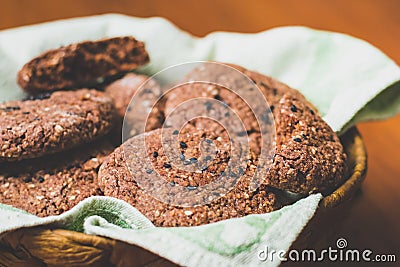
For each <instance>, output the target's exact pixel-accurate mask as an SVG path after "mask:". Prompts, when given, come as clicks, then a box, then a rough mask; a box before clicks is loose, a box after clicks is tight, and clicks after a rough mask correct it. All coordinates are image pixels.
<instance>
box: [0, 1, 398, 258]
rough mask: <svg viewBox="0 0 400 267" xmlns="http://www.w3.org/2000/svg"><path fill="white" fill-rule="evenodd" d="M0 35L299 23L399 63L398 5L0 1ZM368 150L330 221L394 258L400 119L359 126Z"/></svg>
mask: <svg viewBox="0 0 400 267" xmlns="http://www.w3.org/2000/svg"><path fill="white" fill-rule="evenodd" d="M0 4H1V8H0V29H6V28H11V27H16V26H22V25H27V24H33V23H38V22H44V21H50V20H55V19H61V18H69V17H76V16H86V15H93V14H101V13H109V12H118V13H124V14H127V15H134V16H139V17H148V16H162V17H165V18H168V19H170V20H171V21H172V22H174V23H175V24H176V25H177V26H179V27H180V28H182V29H184V30H186V31H189V32H190V33H192V34H194V35H198V36H204V35H205V34H207V33H210V32H212V31H238V32H258V31H262V30H266V29H269V28H272V27H276V26H282V25H305V26H310V27H313V28H318V29H324V30H332V31H338V32H343V33H347V34H350V35H353V36H356V37H359V38H362V39H365V40H367V41H369V42H371V43H372V44H373V45H375V46H377V47H378V48H380V49H381V50H382V51H383V52H385V53H386V54H387V55H389V56H390V57H391V58H392V59H394V60H395V61H396V62H397V64H400V49H399V40H400V38H399V37H400V15H399V13H400V1H397V0H382V1H378V0H335V1H322V0H320V1H318V0H303V1H297V0H283V1H265V0H264V1H261V0H260V1H211V0H203V1H183V0H182V1H161V0H159V1H157V0H147V1H144V0H143V1H142V0H141V1H137V0H136V1H135V0H120V1H117V0H114V1H108V0H97V1H95V0H86V1H85V0H83V1H78V0H70V1H54V0H45V1H28V0H2V1H1V2H0ZM359 129H360V131H361V134H362V135H363V137H364V140H365V143H366V146H367V149H368V152H369V171H368V175H367V179H366V181H365V183H364V185H363V188H362V191H361V193H360V194H359V195H358V196H357V197H356V198H355V199H353V202H352V205H351V209H350V212H349V214H347V213H346V215H344V214H343V216H340V215H339V216H338V217H337V218H332V225H337V224H338V222H341V223H340V226H339V229H338V230H337V235H336V236H335V237H334V239H332V243H331V245H332V246H334V244H335V243H334V242H335V240H336V239H337V238H339V237H344V238H346V239H347V241H348V243H349V247H352V248H360V249H365V248H369V249H372V250H373V251H374V252H375V253H392V254H393V253H396V254H397V261H399V260H400V259H399V257H400V252H399V248H400V226H399V225H400V223H399V220H400V208H399V204H400V202H399V201H400V193H399V192H400V165H399V158H400V156H399V154H400V152H399V151H398V150H399V148H400V116H397V117H396V118H393V119H390V120H387V121H384V122H371V123H363V124H361V125H359Z"/></svg>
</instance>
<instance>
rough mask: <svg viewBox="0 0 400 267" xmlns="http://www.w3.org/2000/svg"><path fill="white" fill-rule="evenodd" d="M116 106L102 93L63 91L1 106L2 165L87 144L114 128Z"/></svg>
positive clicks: (0, 151)
mask: <svg viewBox="0 0 400 267" xmlns="http://www.w3.org/2000/svg"><path fill="white" fill-rule="evenodd" d="M114 112H115V111H114V106H113V103H112V101H111V99H110V98H109V97H108V96H106V95H105V94H104V93H102V92H98V91H96V90H88V89H82V90H78V91H60V92H55V93H53V94H48V95H46V96H41V97H40V98H39V99H35V100H26V101H11V102H5V103H2V104H0V125H1V127H0V162H4V161H18V160H22V159H27V158H36V157H40V156H43V155H46V154H51V153H55V152H58V151H62V150H66V149H69V148H72V147H75V146H77V145H80V144H83V143H87V142H89V141H92V140H93V139H95V138H97V137H100V136H102V135H105V134H106V133H107V132H108V131H109V130H110V129H111V127H112V121H113V118H114Z"/></svg>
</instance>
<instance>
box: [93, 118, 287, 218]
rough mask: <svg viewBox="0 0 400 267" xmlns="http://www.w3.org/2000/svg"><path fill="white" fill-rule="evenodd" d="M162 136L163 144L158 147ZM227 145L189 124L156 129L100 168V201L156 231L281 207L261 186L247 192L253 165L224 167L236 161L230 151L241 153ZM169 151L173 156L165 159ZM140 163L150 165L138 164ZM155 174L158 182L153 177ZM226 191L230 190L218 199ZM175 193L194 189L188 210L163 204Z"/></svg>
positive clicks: (223, 139) (224, 137) (224, 139)
mask: <svg viewBox="0 0 400 267" xmlns="http://www.w3.org/2000/svg"><path fill="white" fill-rule="evenodd" d="M162 134H163V135H164V136H166V139H167V140H168V141H166V142H161V136H162ZM174 136H175V138H174ZM231 141H232V140H231ZM231 141H230V140H229V137H228V135H227V134H226V132H223V131H222V134H216V133H215V132H212V131H207V130H202V129H197V128H195V127H194V126H191V125H189V124H188V125H186V126H185V127H184V128H183V129H182V130H181V131H180V132H179V131H177V130H174V129H164V130H163V132H162V130H161V129H158V130H154V131H151V132H147V133H145V134H142V135H138V136H135V137H133V138H131V139H129V140H128V141H127V142H125V143H124V144H123V145H122V146H121V147H119V148H117V149H116V150H115V151H114V152H113V153H112V154H111V155H110V156H109V157H108V158H107V160H106V161H105V162H104V163H103V164H102V166H101V167H100V171H99V182H100V185H101V188H102V190H103V191H104V194H105V195H106V196H113V197H116V198H120V199H123V200H125V201H127V202H128V203H130V204H132V205H133V206H134V207H136V208H137V209H138V210H139V211H140V212H142V213H143V214H144V215H145V216H146V217H148V218H149V219H150V220H151V221H152V222H153V223H154V224H155V225H157V226H194V225H202V224H206V223H212V222H216V221H220V220H224V219H229V218H234V217H241V216H245V215H248V214H254V213H266V212H270V211H272V210H275V209H278V208H280V207H281V206H282V205H283V204H284V203H282V202H281V200H280V199H278V198H277V196H276V195H275V194H274V193H272V191H271V190H270V188H269V187H268V186H267V185H265V184H262V185H261V186H260V187H258V188H257V189H256V190H250V184H251V181H252V177H253V174H254V172H255V170H256V169H257V166H256V165H255V162H254V161H252V160H246V161H245V165H244V166H241V165H240V164H233V165H229V161H230V160H233V162H235V158H236V157H235V156H234V155H233V154H232V153H233V152H232V151H234V150H235V149H236V151H239V152H240V153H242V151H241V150H240V147H239V146H237V145H235V143H232V142H231ZM144 143H145V144H146V147H145V146H144ZM162 144H163V145H162ZM203 146H205V147H203ZM202 147H203V149H204V150H203V151H202ZM207 148H208V149H207ZM231 148H232V149H233V150H231ZM170 149H176V150H177V151H178V153H175V154H169V151H170ZM207 151H208V152H209V154H207ZM240 153H239V154H240ZM171 155H172V156H171ZM146 160H148V161H149V162H150V163H151V164H150V165H147V166H146V164H143V163H144V162H145V161H146ZM238 165H239V166H238ZM149 166H151V167H149ZM129 170H132V171H131V172H130V171H129ZM157 174H159V175H160V177H161V179H155V178H154V176H153V175H157ZM225 177H230V178H225ZM232 178H235V179H233V180H232ZM232 181H234V182H235V183H234V184H231V183H232ZM212 182H214V183H216V186H215V188H214V190H213V191H211V192H208V193H210V194H211V195H210V196H211V198H212V200H211V201H210V202H207V203H202V200H204V199H202V197H204V196H205V195H202V194H201V192H202V191H200V190H201V188H202V186H205V185H207V184H209V183H212ZM226 187H231V189H232V190H231V191H229V190H228V192H227V193H225V194H221V192H223V190H224V189H225V188H226ZM180 188H181V189H182V190H186V191H185V192H190V191H195V190H199V193H198V195H195V197H194V198H193V201H194V202H193V203H192V204H193V205H191V206H186V207H185V206H181V205H172V204H168V203H171V202H169V201H168V197H170V198H172V199H173V200H179V199H180V198H181V196H182V193H181V191H180V190H181V189H180ZM175 189H176V190H175ZM206 193H207V192H206ZM210 196H208V197H210ZM161 200H162V201H161Z"/></svg>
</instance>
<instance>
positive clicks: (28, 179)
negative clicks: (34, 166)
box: [24, 177, 32, 183]
mask: <svg viewBox="0 0 400 267" xmlns="http://www.w3.org/2000/svg"><path fill="white" fill-rule="evenodd" d="M24 182H25V183H30V182H32V178H31V177H26V178H25V179H24Z"/></svg>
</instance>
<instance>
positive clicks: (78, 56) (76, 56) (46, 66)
mask: <svg viewBox="0 0 400 267" xmlns="http://www.w3.org/2000/svg"><path fill="white" fill-rule="evenodd" d="M148 62H149V55H148V53H147V51H146V49H145V45H144V43H143V42H140V41H138V40H136V39H135V38H133V37H132V36H125V37H114V38H108V39H102V40H98V41H85V42H81V43H76V44H71V45H67V46H63V47H61V48H58V49H53V50H49V51H47V52H45V53H43V54H41V55H39V56H38V57H36V58H34V59H32V60H31V61H29V62H28V63H26V64H25V65H24V66H23V67H22V69H21V70H20V71H19V72H18V76H17V81H18V84H19V85H20V86H21V87H22V88H23V89H24V90H25V91H27V92H29V93H31V94H36V93H40V92H43V91H54V90H63V89H76V88H83V87H92V86H94V85H96V84H97V83H99V80H107V79H110V78H111V77H114V76H116V75H121V74H123V73H126V72H128V71H131V70H133V69H136V68H138V67H140V66H142V65H144V64H146V63H148Z"/></svg>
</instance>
